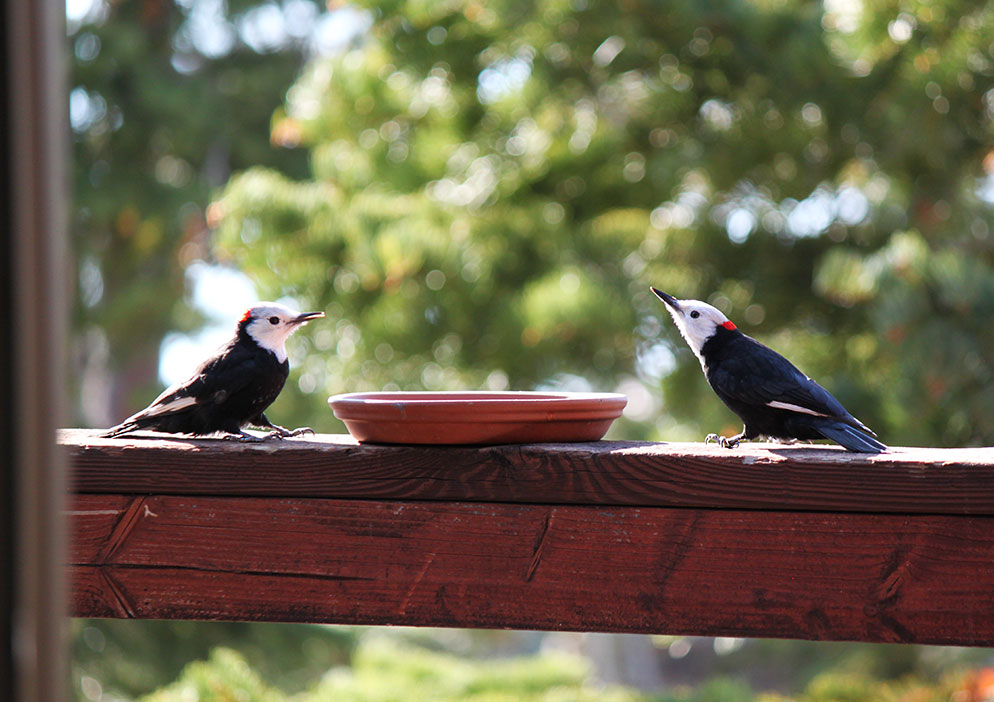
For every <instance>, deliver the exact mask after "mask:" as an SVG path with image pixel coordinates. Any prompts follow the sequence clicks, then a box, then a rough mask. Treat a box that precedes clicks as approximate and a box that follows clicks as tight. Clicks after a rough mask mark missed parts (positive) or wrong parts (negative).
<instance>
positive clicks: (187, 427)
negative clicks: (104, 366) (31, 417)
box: [104, 303, 323, 441]
mask: <svg viewBox="0 0 994 702" xmlns="http://www.w3.org/2000/svg"><path fill="white" fill-rule="evenodd" d="M317 316H323V314H321V313H317V312H312V313H308V314H304V315H301V314H298V313H294V312H292V311H291V310H289V309H287V308H285V307H283V306H281V305H276V304H275V303H269V304H268V305H264V306H260V307H255V308H252V309H251V310H249V311H248V312H246V314H245V316H244V317H243V318H242V319H241V321H240V322H239V323H238V327H237V330H236V333H235V336H234V337H233V338H232V339H231V341H229V342H228V343H227V344H226V345H225V346H223V347H222V348H221V349H220V350H219V351H218V353H217V354H216V355H215V356H213V357H212V358H209V359H208V360H206V361H204V362H203V363H202V364H201V365H200V366H199V367H198V368H197V370H196V371H195V372H194V374H193V376H192V377H191V378H190V379H189V380H187V381H186V382H185V383H183V384H181V385H177V386H173V387H171V388H168V389H167V390H165V391H164V392H163V393H162V394H161V395H160V396H159V397H157V398H156V399H155V400H154V401H153V402H152V404H151V405H149V406H148V407H146V408H145V409H143V410H142V411H141V412H138V413H136V414H134V415H133V416H131V417H129V418H128V419H126V420H124V422H122V423H121V424H119V425H117V426H116V427H113V428H112V429H110V430H108V432H107V433H106V434H104V436H105V437H110V438H113V437H116V436H120V435H122V434H127V433H129V432H132V431H137V430H142V429H151V430H153V431H159V432H168V433H175V434H193V435H204V434H215V433H222V434H226V435H228V436H232V437H234V438H239V439H241V440H246V441H253V440H259V439H258V437H255V436H253V435H251V434H248V433H246V432H244V431H243V427H246V426H254V427H266V428H271V429H273V430H274V431H273V432H272V433H271V434H270V435H269V437H271V438H282V437H286V436H296V435H297V434H300V433H302V432H305V431H311V430H310V429H307V428H304V429H298V430H293V431H290V430H288V429H284V428H283V427H279V426H277V425H275V424H273V423H272V422H270V421H269V419H268V418H267V417H266V415H265V410H266V408H267V407H269V405H271V404H272V403H273V401H274V400H275V399H276V398H277V396H279V394H280V391H281V390H282V389H283V385H284V384H285V383H286V379H287V377H288V375H289V373H290V364H289V362H288V361H287V359H286V353H285V350H284V349H283V340H284V339H285V338H286V336H289V335H290V334H291V333H292V332H293V330H294V329H295V328H296V327H297V326H299V325H301V324H303V323H304V322H306V321H307V320H309V319H313V318H314V317H317ZM269 324H271V325H272V327H270V326H268V325H269ZM280 325H283V326H282V328H280ZM253 329H255V330H256V332H255V333H257V334H259V336H260V339H263V342H260V340H259V339H257V338H254V337H253V331H252V330H253ZM274 330H275V331H274ZM278 353H279V356H278V355H277V354H278ZM280 356H282V358H280Z"/></svg>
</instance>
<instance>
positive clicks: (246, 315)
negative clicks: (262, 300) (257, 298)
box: [239, 310, 252, 322]
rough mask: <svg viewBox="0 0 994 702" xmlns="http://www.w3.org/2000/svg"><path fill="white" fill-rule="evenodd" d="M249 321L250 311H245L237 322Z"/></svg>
mask: <svg viewBox="0 0 994 702" xmlns="http://www.w3.org/2000/svg"><path fill="white" fill-rule="evenodd" d="M250 319H252V310H245V314H243V315H242V318H241V320H239V321H242V322H247V321H249V320H250Z"/></svg>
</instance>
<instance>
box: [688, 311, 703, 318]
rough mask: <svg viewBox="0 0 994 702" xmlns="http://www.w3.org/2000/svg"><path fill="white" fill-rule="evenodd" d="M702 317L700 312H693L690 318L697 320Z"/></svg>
mask: <svg viewBox="0 0 994 702" xmlns="http://www.w3.org/2000/svg"><path fill="white" fill-rule="evenodd" d="M700 316H701V313H700V312H698V311H697V310H694V311H693V312H691V313H690V318H691V319H697V318H698V317H700Z"/></svg>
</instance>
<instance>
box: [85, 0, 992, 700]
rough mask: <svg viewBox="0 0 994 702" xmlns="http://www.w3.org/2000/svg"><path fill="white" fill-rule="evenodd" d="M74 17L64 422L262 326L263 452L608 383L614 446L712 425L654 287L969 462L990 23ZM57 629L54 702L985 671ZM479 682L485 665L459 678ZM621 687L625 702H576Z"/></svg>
mask: <svg viewBox="0 0 994 702" xmlns="http://www.w3.org/2000/svg"><path fill="white" fill-rule="evenodd" d="M66 13H67V35H68V47H69V54H70V58H71V62H72V70H71V77H72V82H71V93H70V96H69V106H70V115H69V118H70V122H71V127H72V132H73V137H74V138H73V190H74V208H73V212H72V235H73V248H74V252H75V255H76V260H77V263H78V266H77V269H76V281H75V287H76V292H77V294H76V298H75V299H76V302H75V307H74V315H73V329H72V340H73V345H72V363H73V372H72V373H71V374H70V375H71V376H72V377H73V378H74V382H75V386H74V394H73V397H74V398H75V399H74V406H73V422H74V423H75V424H76V425H77V426H93V427H106V426H110V425H111V424H113V423H115V422H117V421H120V420H121V419H122V418H123V417H125V416H127V415H128V414H130V413H132V412H134V411H135V410H137V409H140V408H141V407H144V406H145V405H146V404H147V403H148V402H149V401H150V400H151V399H152V398H153V397H154V396H155V395H156V394H157V393H158V392H159V390H161V388H162V387H163V385H165V384H168V383H171V382H174V381H176V380H182V379H184V378H185V377H186V376H187V374H188V373H189V372H190V371H191V370H192V369H193V368H194V367H195V366H196V364H197V363H198V362H199V361H200V360H202V358H203V357H204V356H206V355H207V354H209V353H210V352H211V351H213V349H214V348H215V347H216V346H217V345H218V344H219V343H221V342H222V341H223V340H225V339H226V338H227V337H228V336H229V335H230V334H231V332H232V330H233V326H234V322H235V320H236V319H237V317H238V316H239V315H240V313H241V312H242V311H243V310H244V308H245V307H246V306H247V305H248V304H249V303H251V302H253V301H255V300H258V299H275V300H281V301H284V302H289V303H290V304H293V305H295V306H297V307H298V308H301V309H306V310H312V309H313V310H324V311H325V312H326V313H327V315H328V318H327V319H325V320H323V321H322V322H321V323H314V324H311V325H309V326H308V327H307V328H306V329H305V330H304V331H303V332H301V333H300V334H298V335H296V336H295V337H294V338H293V339H292V340H291V343H290V347H291V348H290V352H291V366H292V370H291V379H290V381H289V382H288V384H287V387H286V389H285V390H284V391H283V393H282V395H281V396H280V398H279V399H278V400H277V402H276V403H275V404H274V406H273V408H272V410H271V412H270V417H271V418H272V419H273V420H274V421H275V422H277V423H280V424H284V425H291V426H299V425H307V426H312V427H314V428H315V429H317V430H318V431H320V432H341V431H344V428H343V427H342V425H341V424H340V423H338V422H337V421H336V420H335V419H334V418H333V416H332V415H331V412H330V411H329V409H328V407H327V404H326V400H327V397H328V396H329V395H332V394H336V393H340V392H347V391H355V390H379V389H402V390H418V389H428V390H437V389H450V390H451V389H495V390H500V389H519V390H527V389H536V388H556V389H567V390H599V391H610V390H619V391H621V392H624V393H626V394H627V395H628V397H629V406H628V408H627V409H626V413H625V416H624V417H623V419H622V420H621V421H619V422H617V423H616V424H615V426H614V427H613V428H612V432H611V434H610V435H609V438H627V439H652V440H700V439H701V437H703V436H704V434H706V433H708V432H710V431H718V432H722V433H727V432H732V433H734V432H737V431H738V430H739V428H740V425H739V423H738V421H737V420H736V419H735V417H734V416H733V415H731V414H730V413H729V412H728V411H727V410H725V409H724V407H723V406H722V405H721V403H720V402H718V401H717V399H716V398H715V397H714V396H713V394H712V393H711V391H710V389H709V388H708V387H707V385H706V383H705V382H704V379H703V378H702V377H701V374H700V369H699V366H698V363H697V360H696V359H695V358H694V357H693V356H692V355H691V353H690V352H689V350H688V349H686V348H685V345H684V344H683V342H682V340H680V339H679V337H678V335H677V333H676V331H675V329H674V328H673V326H672V324H671V323H670V322H669V320H668V317H667V316H666V314H665V312H664V310H663V308H662V305H661V304H660V303H659V302H658V301H657V300H655V298H653V297H652V296H651V295H650V294H649V293H648V286H649V285H655V286H656V287H659V288H661V289H663V290H666V291H668V292H670V293H672V294H673V295H675V296H677V297H694V298H699V299H704V300H707V301H709V302H710V303H712V304H714V305H715V306H717V307H719V308H720V309H722V310H723V311H724V312H725V313H726V314H728V315H729V316H730V317H731V318H732V319H733V320H735V321H736V323H737V324H738V325H739V327H740V328H741V329H742V330H743V331H745V332H746V333H748V334H750V335H752V336H755V337H757V338H759V339H760V340H762V341H764V342H766V343H768V344H770V345H772V346H773V347H774V348H776V349H777V350H779V351H781V352H782V353H784V354H785V355H787V356H788V357H790V358H791V359H792V360H793V361H794V362H795V363H797V365H799V366H800V367H801V368H802V369H803V370H804V371H805V372H807V373H808V374H810V375H812V376H813V377H814V378H816V379H817V380H818V381H819V382H820V383H821V384H823V385H825V386H826V387H827V388H828V389H829V390H830V391H832V392H833V394H835V395H836V396H837V397H838V398H839V399H840V400H841V401H842V403H843V404H844V405H846V407H848V408H849V409H850V410H851V411H852V412H853V413H854V414H855V415H856V416H858V417H859V418H860V419H862V420H863V421H864V422H866V423H867V424H868V425H870V426H871V427H873V428H874V429H875V430H876V431H877V432H878V434H879V435H880V437H881V438H882V439H883V440H884V441H885V442H887V443H890V444H894V445H912V446H914V445H930V446H977V445H984V444H991V443H994V378H992V368H994V350H992V349H994V324H992V323H991V320H992V315H994V231H992V229H994V6H991V5H990V4H988V3H974V2H965V1H960V0H945V1H942V0H939V1H936V2H919V1H917V0H824V1H823V2H811V1H802V0H738V1H733V0H714V1H713V2H708V3H702V2H698V1H695V0H672V1H670V2H665V3H653V2H635V1H630V2H620V3H618V2H595V1H594V0H547V1H544V2H486V3H484V2H475V1H465V2H460V1H459V0H452V1H449V2H425V1H424V0H410V1H406V2H405V1H396V2H380V3H377V2H368V3H367V2H360V3H346V2H336V1H335V0H329V1H328V2H327V3H326V4H321V3H317V2H313V1H312V0H280V1H278V2H277V1H275V0H272V1H264V2H259V1H250V0H227V1H226V0H67V4H66ZM73 631H74V670H73V685H74V689H75V690H76V693H77V695H78V696H79V698H80V699H81V700H82V699H86V700H103V699H106V700H112V699H133V698H135V697H138V696H141V695H144V694H149V693H152V691H153V690H155V689H156V688H163V689H161V690H160V691H159V692H157V693H155V694H154V695H153V696H152V698H150V699H155V700H160V699H161V700H172V699H191V698H190V697H189V695H190V694H192V693H189V690H196V689H200V688H198V687H197V686H198V685H200V686H206V687H203V689H204V690H210V689H214V688H213V687H211V686H212V685H214V686H218V685H221V686H222V687H223V685H226V684H229V683H230V681H232V680H244V681H247V682H245V685H246V686H247V687H246V688H245V689H242V688H239V690H241V691H240V692H237V694H235V693H234V692H232V695H233V696H229V697H224V696H223V695H219V696H215V697H211V696H210V695H209V694H208V695H206V696H204V695H203V694H202V695H201V697H200V698H201V699H229V698H230V699H239V700H241V699H253V700H254V699H260V700H262V699H265V700H269V699H275V700H281V699H283V697H284V696H286V697H294V696H297V697H294V699H298V698H299V699H305V700H310V699H370V700H379V699H395V698H396V699H412V698H411V697H406V696H404V695H402V694H401V693H399V692H397V691H398V690H403V689H404V687H405V686H410V685H413V684H414V682H412V681H414V680H423V679H429V678H431V675H434V674H436V673H431V674H429V673H428V672H425V671H432V670H435V669H436V668H438V669H440V671H441V672H437V675H440V676H443V675H444V676H449V677H446V678H445V679H444V680H442V679H441V678H440V679H439V680H438V681H436V683H433V684H437V685H438V686H439V687H438V688H437V689H445V690H449V691H450V692H451V695H450V697H444V696H442V695H441V694H436V695H433V697H434V698H436V699H450V698H451V699H469V698H470V697H471V696H472V695H474V694H475V695H478V696H479V699H483V698H484V697H485V698H486V699H505V698H507V699H531V697H528V696H527V695H533V696H535V699H546V698H547V697H543V696H542V695H546V694H547V692H548V690H561V691H562V696H561V697H555V698H554V699H587V697H584V696H583V695H588V696H590V699H611V698H610V697H609V696H608V695H609V694H610V695H614V694H617V695H618V697H617V699H629V698H630V699H641V698H639V697H637V695H638V694H640V693H637V692H635V691H634V690H635V689H641V690H651V691H657V692H658V695H662V697H656V698H654V699H670V698H671V697H670V695H677V696H676V697H673V699H732V700H735V699H744V700H751V699H779V698H777V697H776V696H775V695H774V696H766V697H763V696H762V695H763V694H765V693H766V692H769V691H774V692H776V693H777V694H781V695H787V696H790V695H795V696H797V698H798V699H819V700H820V699H826V700H827V699H833V700H834V699H840V700H841V699H846V700H849V699H852V700H862V699H867V700H869V699H908V700H911V699H915V700H918V699H923V700H924V699H943V700H948V699H951V697H950V695H959V697H956V698H955V699H956V700H958V702H963V701H964V700H972V699H977V700H980V699H986V698H984V697H981V696H974V697H970V696H965V695H974V694H975V693H976V695H980V694H982V688H983V685H984V684H991V685H994V675H991V676H990V677H991V680H989V681H988V682H987V683H985V682H984V680H986V678H984V677H983V675H984V674H985V673H984V667H983V666H985V665H987V664H994V656H991V654H990V652H985V651H977V650H972V651H966V650H956V649H930V648H921V647H887V646H852V645H843V644H808V643H800V642H762V641H739V640H725V639H717V640H697V639H686V638H656V639H650V638H646V637H599V636H569V635H557V636H551V635H546V636H543V635H540V634H526V633H522V632H517V633H515V632H432V631H422V632H417V631H414V632H402V631H397V632H393V634H388V633H385V632H384V631H382V630H359V629H336V628H328V627H279V626H276V625H265V626H263V625H221V624H212V625H204V624H195V623H170V624H167V623H162V622H144V623H136V622H88V621H77V622H75V623H74V628H73ZM212 651H213V653H211V652H212ZM111 653H114V655H110V654H111ZM681 653H682V655H680V654H681ZM522 655H525V656H527V658H523V659H522V658H518V656H522ZM488 656H500V657H502V658H504V659H507V660H506V661H504V663H502V664H501V665H506V666H507V668H506V669H502V670H503V672H501V673H499V674H493V673H492V672H487V671H492V670H496V669H495V668H493V666H492V665H490V664H492V663H493V661H490V662H489V663H488V665H487V666H484V667H474V665H476V663H474V662H473V661H474V660H476V659H478V658H480V657H488ZM195 660H196V661H200V662H199V663H197V664H196V665H194V666H191V667H190V668H186V669H184V665H185V664H186V663H188V662H190V661H195ZM785 662H786V663H785ZM384 670H386V671H387V672H383V671H384ZM329 671H330V672H329ZM969 671H973V672H969ZM978 671H979V672H978ZM249 673H251V674H249ZM212 676H214V677H212ZM364 676H367V677H370V678H375V679H380V678H382V679H384V680H395V681H398V682H396V683H395V684H394V685H393V687H392V688H389V689H387V688H384V689H383V690H379V688H378V687H377V686H376V685H373V684H372V683H370V684H369V685H363V684H362V681H363V680H364V679H365V678H364ZM404 676H408V677H404ZM425 676H427V677H425ZM826 676H827V677H826ZM215 678H216V680H215ZM450 678H451V680H450ZM212 680H213V681H214V682H211V681H212ZM405 680H406V681H407V682H400V681H405ZM222 681H228V682H222ZM507 681H515V682H514V685H517V686H518V687H515V688H513V689H511V688H506V687H501V685H503V684H504V683H506V682H507ZM615 682H617V683H622V684H624V685H627V686H629V687H627V688H624V689H622V688H605V687H603V686H604V685H609V684H612V683H615ZM230 684H234V683H230ZM508 684H510V683H508ZM384 685H386V683H384ZM598 685H600V686H601V687H598ZM708 685H710V686H711V687H708ZM336 686H338V687H336ZM350 686H351V687H350ZM722 686H725V687H722ZM971 686H972V687H971ZM388 687H389V686H388ZM726 688H727V689H726ZM974 688H975V689H974ZM218 689H221V688H218ZM225 689H226V688H225ZM390 689H392V690H394V692H395V693H397V695H399V696H394V697H391V696H390V695H391V694H393V693H391V692H390V691H389V690H390ZM426 689H433V688H426ZM509 689H510V692H509ZM359 690H362V692H361V693H360V692H359ZM378 690H379V691H378ZM660 690H662V691H661V692H660ZM709 690H710V691H709ZM977 691H980V692H977ZM381 692H382V694H381ZM447 694H448V693H447ZM556 694H559V693H556ZM654 694H655V693H654ZM773 694H774V693H773V692H770V695H773ZM987 694H990V695H991V697H990V699H994V687H992V688H991V690H989V691H988V693H987ZM184 695H186V696H185V697H184ZM377 695H380V696H377ZM459 695H462V696H459ZM501 695H505V696H506V695H511V697H501ZM625 695H631V697H625ZM679 695H682V696H679ZM695 695H696V696H695ZM833 695H834V696H833ZM902 695H903V696H902ZM915 695H918V696H915ZM928 695H933V696H928ZM193 699H195V698H193ZM473 699H477V698H476V697H473ZM549 699H552V698H549Z"/></svg>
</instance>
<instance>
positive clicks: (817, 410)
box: [651, 288, 887, 453]
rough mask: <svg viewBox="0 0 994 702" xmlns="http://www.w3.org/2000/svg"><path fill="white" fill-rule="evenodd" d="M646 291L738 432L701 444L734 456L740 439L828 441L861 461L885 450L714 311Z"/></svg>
mask: <svg viewBox="0 0 994 702" xmlns="http://www.w3.org/2000/svg"><path fill="white" fill-rule="evenodd" d="M651 290H652V292H653V293H655V294H656V296H657V297H658V298H659V299H660V300H662V301H663V302H664V303H666V308H667V309H668V310H669V313H670V316H671V317H673V321H674V323H676V326H677V328H678V329H679V330H680V334H681V335H683V338H684V339H685V340H686V341H687V344H689V345H690V349H691V350H692V351H693V352H694V355H695V356H697V358H698V360H699V361H700V362H701V368H703V369H704V375H705V376H706V377H707V380H708V384H709V385H710V386H711V389H713V390H714V392H715V394H717V395H718V397H719V398H720V399H721V401H722V402H724V403H725V404H726V405H727V406H728V408H729V409H730V410H732V412H734V413H735V414H737V415H738V416H739V418H740V419H741V420H742V422H743V423H744V424H745V426H744V427H743V429H742V433H741V434H739V435H737V436H731V437H725V436H718V435H717V434H709V435H708V436H707V437H706V438H705V442H709V441H717V442H718V443H719V444H720V445H721V446H724V447H727V448H734V447H735V446H736V445H738V443H739V441H741V440H742V439H755V438H756V437H758V436H765V437H769V438H771V439H785V440H792V439H803V440H810V439H830V440H832V441H835V442H837V443H839V444H842V445H843V446H845V447H846V448H847V449H849V450H850V451H857V452H863V453H880V452H881V451H886V450H887V447H886V446H885V445H884V444H882V443H880V442H879V441H877V440H876V438H874V437H876V434H874V433H873V431H871V430H870V429H869V428H868V427H867V426H866V425H865V424H863V423H862V422H860V421H859V420H858V419H856V418H855V417H853V416H852V415H851V414H849V412H847V411H846V409H845V407H843V406H842V405H841V404H840V403H839V401H838V400H836V399H835V398H834V397H832V395H830V394H829V392H828V391H827V390H825V388H823V387H822V386H820V385H819V384H818V383H816V382H815V381H813V380H811V378H809V377H807V376H806V375H804V373H802V372H801V371H799V370H798V369H797V368H796V367H795V366H794V364H792V363H791V362H790V361H788V360H787V359H786V358H784V357H783V356H781V355H780V354H778V353H777V352H776V351H774V350H773V349H770V348H768V347H766V346H764V345H763V344H761V343H759V342H758V341H756V340H755V339H753V338H751V337H748V336H746V335H745V334H743V333H742V332H740V331H739V330H738V329H736V327H735V324H734V323H733V322H730V321H729V320H728V318H727V317H726V316H725V315H724V314H722V313H721V312H720V311H719V310H718V309H716V308H714V307H712V306H711V305H709V304H707V303H705V302H701V301H700V300H677V299H676V298H674V297H673V296H672V295H667V294H666V293H664V292H661V291H659V290H656V288H651Z"/></svg>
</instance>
